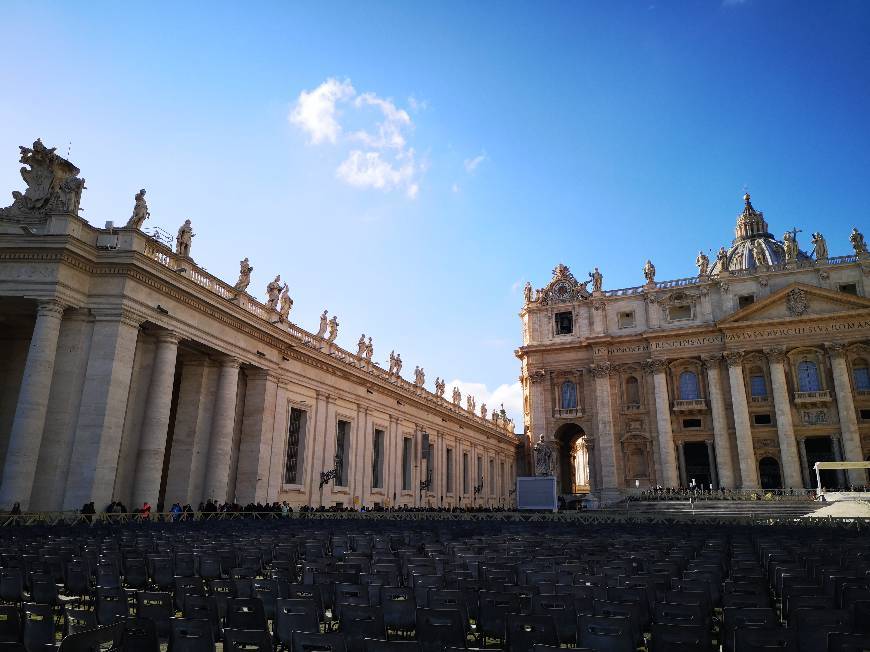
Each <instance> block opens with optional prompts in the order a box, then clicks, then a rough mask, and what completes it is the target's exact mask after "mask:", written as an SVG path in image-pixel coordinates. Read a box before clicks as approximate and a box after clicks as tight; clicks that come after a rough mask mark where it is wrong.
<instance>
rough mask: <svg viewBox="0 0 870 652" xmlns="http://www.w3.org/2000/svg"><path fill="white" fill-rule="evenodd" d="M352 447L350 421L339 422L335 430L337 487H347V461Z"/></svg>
mask: <svg viewBox="0 0 870 652" xmlns="http://www.w3.org/2000/svg"><path fill="white" fill-rule="evenodd" d="M349 446H350V421H342V420H339V421H338V427H337V428H336V429H335V485H336V486H337V487H346V486H347V463H346V462H347V460H348V459H350V456H349V455H348V447H349Z"/></svg>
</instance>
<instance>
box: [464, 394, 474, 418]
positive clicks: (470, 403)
mask: <svg viewBox="0 0 870 652" xmlns="http://www.w3.org/2000/svg"><path fill="white" fill-rule="evenodd" d="M474 407H475V401H474V397H473V396H472V395H471V394H469V395H468V396H466V397H465V409H466V410H468V411H469V412H471V413H472V414H474Z"/></svg>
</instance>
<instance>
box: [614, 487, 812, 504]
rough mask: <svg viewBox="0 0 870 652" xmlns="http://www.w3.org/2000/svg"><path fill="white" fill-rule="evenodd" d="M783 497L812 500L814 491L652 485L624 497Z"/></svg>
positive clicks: (750, 498)
mask: <svg viewBox="0 0 870 652" xmlns="http://www.w3.org/2000/svg"><path fill="white" fill-rule="evenodd" d="M785 498H795V499H801V498H805V499H807V500H812V499H813V498H815V492H814V491H805V490H801V489H759V490H742V489H701V488H700V487H689V488H686V487H653V488H651V489H646V490H644V491H640V492H638V493H635V494H632V495H630V496H627V497H626V500H627V501H667V500H681V501H686V500H781V499H785Z"/></svg>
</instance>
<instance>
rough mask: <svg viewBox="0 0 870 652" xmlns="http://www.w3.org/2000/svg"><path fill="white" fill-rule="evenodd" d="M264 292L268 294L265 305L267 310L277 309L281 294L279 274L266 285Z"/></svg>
mask: <svg viewBox="0 0 870 652" xmlns="http://www.w3.org/2000/svg"><path fill="white" fill-rule="evenodd" d="M266 294H267V295H268V296H269V299H268V301H266V307H267V308H269V310H278V299H279V298H280V296H281V275H280V274H278V276H276V277H275V280H274V281H272V282H271V283H269V285H267V286H266Z"/></svg>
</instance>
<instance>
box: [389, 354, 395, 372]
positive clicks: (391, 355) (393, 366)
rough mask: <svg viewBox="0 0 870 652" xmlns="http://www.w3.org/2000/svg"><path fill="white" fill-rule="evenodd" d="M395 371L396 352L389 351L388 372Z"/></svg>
mask: <svg viewBox="0 0 870 652" xmlns="http://www.w3.org/2000/svg"><path fill="white" fill-rule="evenodd" d="M395 371H396V352H395V351H390V372H389V373H390V374H393V373H395Z"/></svg>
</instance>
